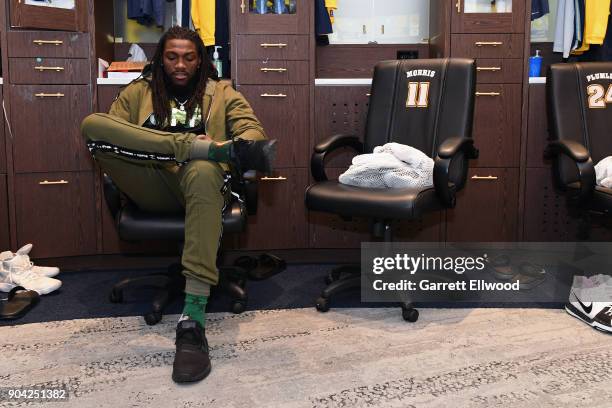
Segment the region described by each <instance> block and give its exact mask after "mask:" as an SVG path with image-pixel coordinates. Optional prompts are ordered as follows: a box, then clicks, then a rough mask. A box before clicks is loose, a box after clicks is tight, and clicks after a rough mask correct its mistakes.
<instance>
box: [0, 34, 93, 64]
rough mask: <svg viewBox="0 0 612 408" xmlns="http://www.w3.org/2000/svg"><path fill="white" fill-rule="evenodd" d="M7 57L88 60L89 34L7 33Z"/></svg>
mask: <svg viewBox="0 0 612 408" xmlns="http://www.w3.org/2000/svg"><path fill="white" fill-rule="evenodd" d="M6 36H7V40H8V46H9V48H8V56H9V57H21V58H27V57H33V58H35V57H43V58H88V57H89V34H88V33H66V32H61V31H9V32H7V33H6ZM37 40H42V41H61V44H59V45H56V44H45V43H43V44H38V43H36V42H35V41H37Z"/></svg>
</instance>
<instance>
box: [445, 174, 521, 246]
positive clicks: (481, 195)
mask: <svg viewBox="0 0 612 408" xmlns="http://www.w3.org/2000/svg"><path fill="white" fill-rule="evenodd" d="M518 175H519V170H518V169H516V168H513V169H498V168H480V169H470V171H469V179H468V182H467V184H466V186H465V188H464V189H463V190H461V191H460V192H459V193H458V194H457V206H456V207H455V208H454V209H452V210H447V224H446V240H447V241H449V242H470V241H472V242H505V241H514V240H516V233H517V211H518V184H519V183H518V181H519V180H518ZM475 177H493V178H495V177H496V179H485V180H483V179H476V178H475Z"/></svg>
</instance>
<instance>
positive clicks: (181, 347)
mask: <svg viewBox="0 0 612 408" xmlns="http://www.w3.org/2000/svg"><path fill="white" fill-rule="evenodd" d="M210 370H211V364H210V358H209V357H208V341H206V334H205V333H204V328H203V327H202V325H201V324H200V323H199V322H197V321H195V320H190V319H188V320H181V321H180V322H179V323H178V326H177V327H176V355H175V356H174V364H173V365H172V379H173V380H174V382H177V383H185V382H195V381H200V380H202V379H204V378H206V376H208V374H210Z"/></svg>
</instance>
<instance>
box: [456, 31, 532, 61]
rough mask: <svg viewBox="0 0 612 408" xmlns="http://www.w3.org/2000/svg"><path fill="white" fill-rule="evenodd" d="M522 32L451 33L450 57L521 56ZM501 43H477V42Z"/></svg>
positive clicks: (522, 46) (522, 47) (522, 45)
mask: <svg viewBox="0 0 612 408" xmlns="http://www.w3.org/2000/svg"><path fill="white" fill-rule="evenodd" d="M524 38H525V37H524V35H523V34H453V35H452V36H451V57H458V58H523V49H524V47H525V45H524V43H523V39H524ZM496 42H497V43H501V44H500V45H480V46H479V45H478V44H477V43H496Z"/></svg>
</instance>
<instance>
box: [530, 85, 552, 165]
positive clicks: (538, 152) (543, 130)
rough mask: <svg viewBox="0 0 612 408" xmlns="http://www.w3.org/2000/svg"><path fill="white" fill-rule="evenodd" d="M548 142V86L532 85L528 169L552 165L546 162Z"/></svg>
mask: <svg viewBox="0 0 612 408" xmlns="http://www.w3.org/2000/svg"><path fill="white" fill-rule="evenodd" d="M547 142H548V115H547V114H546V84H530V85H529V113H528V116H527V167H548V166H549V165H550V163H549V162H547V161H545V160H544V149H545V148H546V144H547Z"/></svg>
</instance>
